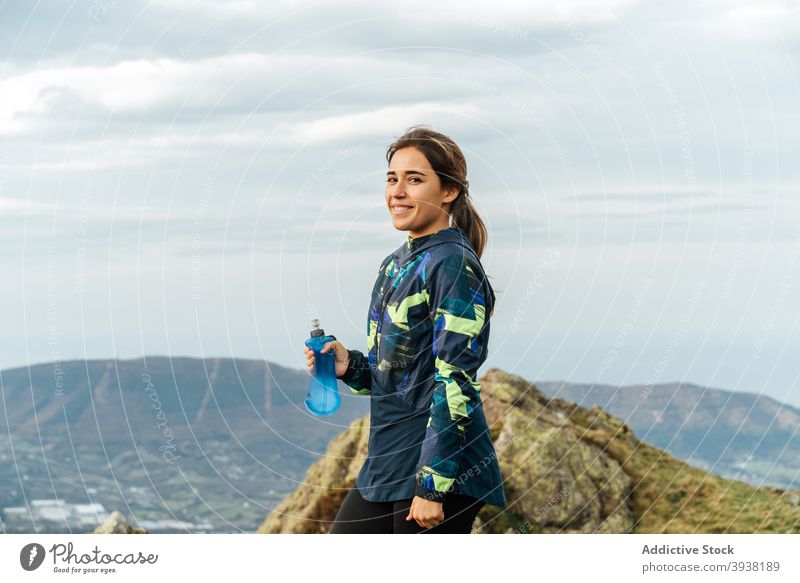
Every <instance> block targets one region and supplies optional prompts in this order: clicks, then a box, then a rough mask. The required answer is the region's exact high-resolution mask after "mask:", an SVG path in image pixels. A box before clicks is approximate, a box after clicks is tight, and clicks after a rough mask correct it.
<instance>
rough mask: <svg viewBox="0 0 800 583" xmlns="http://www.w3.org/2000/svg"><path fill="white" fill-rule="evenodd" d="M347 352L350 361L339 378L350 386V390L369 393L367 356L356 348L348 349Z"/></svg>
mask: <svg viewBox="0 0 800 583" xmlns="http://www.w3.org/2000/svg"><path fill="white" fill-rule="evenodd" d="M347 354H348V355H349V356H350V362H349V364H348V365H347V370H346V371H345V372H344V374H343V375H342V376H341V377H340V380H341V381H342V382H344V383H345V384H347V385H348V386H349V387H350V391H351V392H353V393H356V394H357V395H369V394H370V393H371V392H372V372H371V371H370V368H369V361H368V359H367V357H366V356H364V354H363V353H362V352H360V351H358V350H348V351H347Z"/></svg>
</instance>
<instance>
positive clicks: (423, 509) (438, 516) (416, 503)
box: [406, 496, 444, 528]
mask: <svg viewBox="0 0 800 583" xmlns="http://www.w3.org/2000/svg"><path fill="white" fill-rule="evenodd" d="M442 506H444V504H442V503H441V502H434V501H433V500H425V498H420V497H419V496H414V499H413V500H412V501H411V508H409V510H408V516H406V521H409V520H412V519H413V520H416V521H417V524H419V525H420V526H421V527H422V528H431V527H434V526H436V525H437V524H439V523H440V522H441V521H443V520H444V511H443V510H442Z"/></svg>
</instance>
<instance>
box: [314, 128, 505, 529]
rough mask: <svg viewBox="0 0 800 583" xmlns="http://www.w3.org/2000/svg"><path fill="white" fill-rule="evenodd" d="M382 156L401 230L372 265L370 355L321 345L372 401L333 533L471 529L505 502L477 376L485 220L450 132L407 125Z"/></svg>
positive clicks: (484, 329) (489, 297) (483, 350)
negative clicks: (403, 236) (362, 454)
mask: <svg viewBox="0 0 800 583" xmlns="http://www.w3.org/2000/svg"><path fill="white" fill-rule="evenodd" d="M386 158H387V161H388V162H389V170H388V172H387V181H386V193H385V195H386V206H387V210H388V211H389V213H390V215H391V217H392V224H393V225H394V228H395V229H398V230H401V231H408V238H407V240H406V241H404V242H403V244H402V245H401V246H400V247H399V248H398V249H397V250H395V251H394V252H393V253H391V254H390V255H389V256H387V257H386V258H385V259H384V260H383V262H382V263H381V266H380V268H379V269H378V277H377V280H376V281H375V286H374V288H373V291H372V301H371V305H370V309H369V315H368V321H367V348H368V355H367V356H364V354H362V353H361V352H359V351H358V350H348V349H347V348H345V347H344V345H342V343H341V342H339V341H338V340H337V341H332V342H329V343H327V344H326V345H325V346H324V347H323V348H322V350H321V351H322V352H326V351H328V350H329V349H333V350H334V355H335V360H336V376H337V377H338V378H340V379H341V380H342V381H343V382H345V383H347V385H349V386H350V389H351V391H352V392H354V393H357V394H361V395H370V404H371V407H370V436H369V446H368V450H369V452H368V455H367V459H366V461H365V463H364V465H363V467H362V468H361V471H360V472H359V474H358V478H357V479H356V485H355V487H354V488H352V489H351V490H350V491H349V492H348V493H347V495H346V497H345V499H344V501H343V502H342V505H341V507H340V509H339V512H338V514H337V515H336V519H335V521H334V523H333V526H332V529H331V533H392V532H394V533H401V532H402V533H417V532H429V533H469V532H470V530H471V529H472V523H473V521H474V519H475V516H476V515H477V514H478V511H479V510H480V509H481V507H482V506H483V505H485V504H494V505H497V506H506V498H505V493H504V491H503V483H502V477H501V475H500V468H499V464H498V462H497V456H496V455H495V450H494V446H493V444H492V440H491V438H490V436H489V430H488V426H487V422H486V418H485V416H484V414H483V407H482V404H481V398H480V383H479V382H478V381H477V371H478V367H480V365H481V363H483V361H484V360H485V359H486V354H487V344H488V340H489V317H490V316H491V314H492V312H493V310H494V302H495V295H494V291H493V290H492V286H491V285H490V284H489V281H488V279H487V278H486V276H485V274H484V271H483V268H482V266H481V263H480V256H481V253H482V252H483V248H484V245H485V242H486V227H485V226H484V223H483V221H482V220H481V218H480V217H479V216H478V214H477V212H476V210H475V208H474V207H473V206H472V203H471V202H470V199H469V191H468V182H467V176H466V174H467V165H466V161H465V159H464V156H463V154H462V152H461V149H460V148H459V147H458V146H457V145H456V144H455V143H454V142H453V140H452V139H450V138H449V137H447V136H445V135H443V134H441V133H438V132H435V131H433V130H431V129H429V128H427V127H425V126H414V127H412V128H410V129H409V130H408V131H407V132H406V133H405V134H404V135H403V136H401V137H400V138H399V139H398V140H396V141H395V142H394V143H393V144H391V145H390V146H389V148H388V150H387V153H386ZM305 352H306V357H307V359H308V370H309V372H312V371H313V369H314V353H313V352H312V351H311V350H309V349H308V348H306V350H305Z"/></svg>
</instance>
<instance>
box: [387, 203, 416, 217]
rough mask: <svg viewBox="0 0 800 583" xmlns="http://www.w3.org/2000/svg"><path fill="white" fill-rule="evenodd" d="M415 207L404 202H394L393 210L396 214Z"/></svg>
mask: <svg viewBox="0 0 800 583" xmlns="http://www.w3.org/2000/svg"><path fill="white" fill-rule="evenodd" d="M412 208H414V207H410V206H406V205H403V204H393V205H392V212H393V213H394V214H396V215H402V214H405V213H407V212H408V211H410V210H411V209H412Z"/></svg>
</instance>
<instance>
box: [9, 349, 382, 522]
mask: <svg viewBox="0 0 800 583" xmlns="http://www.w3.org/2000/svg"><path fill="white" fill-rule="evenodd" d="M308 381H309V376H308V373H307V372H306V371H305V370H297V369H289V368H285V367H282V366H278V365H275V364H272V363H268V362H265V361H261V360H246V359H228V358H206V359H197V358H182V357H179V358H167V357H162V356H148V357H146V358H136V359H131V360H87V361H82V360H81V361H69V362H64V363H61V365H60V370H56V369H54V367H53V365H52V364H38V365H33V366H30V367H22V368H15V369H10V370H4V371H2V372H0V389H1V390H2V392H1V393H0V395H1V396H2V400H1V403H0V407H2V409H1V410H0V512H2V509H3V508H4V507H27V506H30V501H31V500H32V499H53V498H59V499H62V500H64V501H65V502H69V503H81V504H87V503H101V504H103V506H104V507H105V508H106V509H112V508H113V509H119V510H121V511H123V512H124V514H125V515H127V516H128V517H130V519H131V521H132V522H133V521H137V520H147V521H150V520H157V519H173V522H176V521H178V520H180V521H184V522H185V521H188V522H194V523H198V524H199V523H209V522H210V523H211V524H213V525H214V526H213V529H212V530H213V531H214V532H252V531H253V530H255V528H256V527H257V525H258V523H259V522H260V520H261V519H260V517H259V515H263V513H264V512H265V511H267V510H268V509H269V508H271V507H272V505H273V504H275V503H277V501H278V500H280V499H281V497H282V496H283V495H285V494H286V493H287V492H290V491H292V490H293V489H294V488H295V487H296V485H297V482H298V480H301V479H302V476H303V474H304V472H305V471H306V469H308V466H309V465H310V464H311V463H312V462H313V461H314V460H315V459H317V457H319V455H321V454H322V452H324V450H325V447H326V446H327V444H328V442H329V441H330V439H331V438H332V437H333V436H334V435H336V434H337V433H339V432H340V431H341V430H342V429H343V428H345V427H347V425H348V424H349V423H350V421H352V420H353V419H355V418H358V417H360V416H362V415H364V414H365V413H366V412H367V411H369V400H368V399H366V398H364V397H359V396H357V395H353V394H352V393H350V391H349V389H348V388H347V387H346V386H345V385H341V386H340V394H341V395H342V401H343V402H342V406H341V408H340V409H339V411H337V412H336V414H334V415H332V416H330V417H322V418H318V417H314V416H312V415H311V414H310V413H308V411H307V410H306V409H305V406H304V405H303V401H304V400H305V397H306V388H307V385H308ZM9 436H10V437H9ZM6 522H7V524H6V529H7V530H8V531H9V532H14V530H12V527H13V526H14V525H13V524H11V523H10V522H9V521H8V520H6ZM21 528H22V530H23V531H25V532H32V531H34V530H37V531H40V532H70V531H71V530H73V529H75V528H76V527H74V525H73V526H70V524H68V523H66V524H65V523H61V524H58V523H53V522H50V521H45V520H42V521H39V522H35V523H33V524H30V525H22V527H21ZM151 528H152V527H151ZM75 531H76V532H81V529H80V528H77V530H75ZM167 531H169V530H167Z"/></svg>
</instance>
